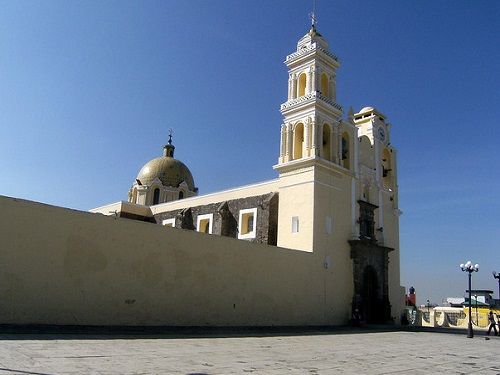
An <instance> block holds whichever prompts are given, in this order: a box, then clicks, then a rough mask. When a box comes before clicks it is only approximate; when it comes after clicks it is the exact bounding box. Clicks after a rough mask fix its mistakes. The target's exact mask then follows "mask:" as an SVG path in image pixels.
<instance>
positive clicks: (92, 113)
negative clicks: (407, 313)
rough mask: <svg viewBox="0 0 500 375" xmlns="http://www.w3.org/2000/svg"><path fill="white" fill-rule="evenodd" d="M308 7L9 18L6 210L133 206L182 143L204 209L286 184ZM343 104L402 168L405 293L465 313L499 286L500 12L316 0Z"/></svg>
mask: <svg viewBox="0 0 500 375" xmlns="http://www.w3.org/2000/svg"><path fill="white" fill-rule="evenodd" d="M311 3H312V2H311V1H307V0H301V1H299V0H294V1H283V0H277V1H268V0H253V1H242V0H238V1H222V0H211V1H208V0H207V1H201V0H199V1H194V0H193V1H180V0H179V1H135V2H130V1H99V2H98V1H71V2H70V1H45V2H40V1H0V5H1V9H2V11H1V12H0V171H1V172H2V173H1V174H0V194H2V195H8V196H14V197H21V198H26V199H30V200H35V201H41V202H45V203H49V204H55V205H60V206H65V207H71V208H76V209H82V210H88V209H90V208H93V207H97V206H100V205H103V204H106V203H109V202H114V201H118V200H122V199H126V196H127V191H128V189H129V187H130V185H131V183H132V181H133V180H134V178H135V176H136V175H137V173H138V171H139V169H140V168H141V166H142V165H143V164H144V163H145V162H147V161H148V160H150V159H152V158H154V157H156V156H159V155H160V153H161V149H162V145H163V144H165V142H166V140H167V135H168V129H169V128H173V129H174V144H175V146H176V157H177V158H179V159H181V160H182V161H183V162H184V163H186V164H187V165H188V166H189V168H190V169H191V171H192V173H193V175H194V178H195V182H196V185H197V186H198V187H199V188H200V193H201V194H204V193H208V192H212V191H217V190H222V189H225V188H229V187H234V186H239V185H244V184H247V183H253V182H258V181H262V180H268V179H272V178H275V177H276V173H275V172H274V171H273V169H272V165H274V164H276V162H277V158H278V152H279V129H280V124H281V115H280V113H279V105H280V103H282V102H284V101H285V99H286V98H285V96H286V92H287V72H286V68H285V66H284V64H283V60H284V58H285V56H286V55H287V54H289V53H291V52H293V51H294V49H295V48H296V42H297V41H298V39H299V38H300V37H301V36H302V35H303V34H305V33H306V32H307V30H308V28H309V19H308V13H309V12H310V10H311V7H312V4H311ZM317 14H318V30H319V31H320V32H321V33H322V34H323V36H325V38H326V39H327V40H328V41H329V43H330V48H331V50H332V51H333V52H334V53H335V54H337V55H338V56H339V58H340V60H341V63H342V66H341V68H340V70H339V71H338V81H337V82H338V85H337V94H338V97H337V101H338V102H339V103H340V104H341V105H342V106H343V107H344V108H345V109H346V111H347V109H348V108H349V107H350V106H352V107H353V108H354V109H355V110H359V109H360V108H362V107H364V106H367V105H370V106H375V107H377V108H378V109H379V110H381V111H382V112H383V113H385V114H386V115H387V116H388V119H389V122H390V123H392V125H393V127H392V134H391V137H392V144H393V145H394V146H395V147H396V148H397V149H398V150H399V154H398V157H399V160H398V163H399V165H398V167H399V170H398V173H399V187H400V208H401V209H402V211H403V212H404V214H403V216H402V217H401V282H402V285H404V286H406V287H409V286H410V285H413V286H415V288H416V290H417V295H418V298H419V302H421V303H425V300H426V299H428V298H429V299H430V300H431V301H432V302H441V299H442V298H444V297H447V296H460V295H463V292H464V290H465V288H466V275H465V274H463V273H462V272H461V271H460V270H459V268H458V264H459V263H461V262H462V261H466V260H468V259H471V260H472V261H473V262H477V263H479V264H480V265H481V270H480V272H479V273H478V274H475V275H474V285H473V287H477V288H483V289H493V290H494V291H495V294H496V295H498V294H497V293H498V288H497V284H496V282H495V280H493V277H492V276H491V271H492V270H493V269H496V270H497V271H500V255H499V254H500V253H499V249H498V246H499V243H500V235H499V233H500V232H499V227H500V215H499V214H498V213H499V212H500V203H499V200H498V198H497V196H498V192H499V191H500V176H499V165H500V153H499V148H498V141H497V140H496V137H495V136H496V135H497V134H498V123H499V121H498V119H499V118H500V68H499V67H500V64H499V61H500V48H499V45H500V21H499V20H500V2H498V1H494V0H491V1H486V0H477V1H463V0H441V1H427V0H420V1H413V0H412V1H410V0H397V1H396V0H391V1H389V0H383V1H369V0H362V1H350V0H349V1H348V0H335V1H327V0H318V1H317Z"/></svg>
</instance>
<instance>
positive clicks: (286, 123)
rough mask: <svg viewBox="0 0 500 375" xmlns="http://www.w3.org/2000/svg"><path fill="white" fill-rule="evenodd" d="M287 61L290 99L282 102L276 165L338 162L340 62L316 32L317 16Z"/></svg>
mask: <svg viewBox="0 0 500 375" xmlns="http://www.w3.org/2000/svg"><path fill="white" fill-rule="evenodd" d="M285 64H286V66H287V68H288V74H289V79H288V99H287V101H286V102H285V103H283V104H282V105H281V113H282V115H283V124H282V126H281V142H280V143H281V147H280V156H279V160H278V165H277V166H275V169H277V170H278V171H280V172H281V171H282V170H283V167H285V166H287V165H289V164H290V163H293V164H297V163H298V162H300V161H301V160H305V159H310V158H322V159H325V160H327V161H330V162H334V163H339V159H340V158H341V154H340V152H341V150H340V147H341V146H340V145H341V138H340V137H339V131H338V128H339V123H340V117H341V116H342V107H341V106H340V105H338V104H337V103H336V102H335V100H336V84H335V78H336V71H337V68H339V66H340V63H339V61H338V59H337V57H336V56H335V55H334V54H332V53H331V52H330V50H329V47H328V42H327V41H326V40H325V39H324V38H323V37H322V36H321V34H320V33H318V32H317V30H316V27H315V24H314V18H313V25H312V26H311V29H310V30H309V32H308V33H307V34H306V35H304V36H303V37H302V38H301V39H300V40H299V42H298V43H297V51H295V52H294V53H292V54H290V55H288V56H287V57H286V60H285ZM339 146H340V147H339ZM286 169H288V168H286Z"/></svg>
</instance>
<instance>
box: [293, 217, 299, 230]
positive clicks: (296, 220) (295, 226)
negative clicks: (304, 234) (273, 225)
mask: <svg viewBox="0 0 500 375" xmlns="http://www.w3.org/2000/svg"><path fill="white" fill-rule="evenodd" d="M292 233H299V217H298V216H293V217H292Z"/></svg>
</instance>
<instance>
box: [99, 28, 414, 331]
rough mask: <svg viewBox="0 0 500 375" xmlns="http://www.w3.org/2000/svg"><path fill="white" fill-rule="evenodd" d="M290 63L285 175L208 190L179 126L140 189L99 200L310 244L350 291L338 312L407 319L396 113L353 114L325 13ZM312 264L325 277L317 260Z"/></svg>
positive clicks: (164, 218)
mask: <svg viewBox="0 0 500 375" xmlns="http://www.w3.org/2000/svg"><path fill="white" fill-rule="evenodd" d="M285 65H286V68H287V69H288V83H287V87H284V90H283V91H284V92H286V93H287V95H286V97H285V98H284V99H285V100H284V103H283V104H281V106H280V111H281V114H282V116H283V123H282V124H281V126H280V127H278V126H277V127H276V132H275V134H274V136H276V137H279V139H280V148H279V150H278V152H277V163H276V165H274V166H273V168H274V170H275V171H276V173H277V178H276V179H274V180H271V181H264V182H259V183H255V184H252V185H248V186H243V187H236V188H232V189H228V190H224V191H221V192H216V193H211V194H206V195H198V188H197V187H196V185H195V179H194V178H193V176H192V174H191V172H190V170H189V169H188V167H187V166H186V165H185V164H184V163H182V162H181V161H180V160H178V159H176V158H175V155H174V150H175V147H174V144H173V141H172V134H170V137H169V140H168V143H167V144H166V145H165V146H164V147H163V152H162V154H161V155H160V156H158V157H156V158H154V159H152V160H151V161H149V162H147V163H146V164H145V165H144V166H143V167H142V169H141V170H140V171H139V173H138V175H137V177H136V178H135V179H134V182H133V184H132V186H131V188H130V190H129V192H128V201H123V202H118V203H113V204H110V205H106V206H103V207H99V208H96V209H93V210H91V212H93V213H101V214H104V215H114V216H116V217H121V218H128V219H133V220H140V221H145V222H151V223H156V224H157V225H161V226H164V227H170V228H175V229H170V230H189V231H197V232H202V233H205V234H206V235H212V236H222V237H230V238H234V239H239V240H241V241H247V242H254V243H260V244H267V245H271V246H274V247H276V248H284V249H289V251H294V252H297V251H299V252H304V253H310V254H311V256H312V257H313V258H314V259H315V262H317V264H320V265H321V268H322V269H323V270H326V274H325V276H324V283H325V287H324V288H325V296H326V294H327V291H328V295H329V296H330V297H329V298H335V299H336V300H338V301H340V302H329V301H326V297H325V301H324V304H325V306H326V305H328V304H331V310H332V311H333V310H335V311H336V314H337V315H335V316H336V317H337V318H336V320H333V322H334V323H336V324H344V323H346V322H347V321H348V319H349V317H350V316H351V315H352V312H353V311H354V310H355V309H358V310H359V311H360V312H361V315H362V317H363V319H364V320H366V321H367V322H371V323H384V322H388V321H391V320H399V314H400V311H401V308H402V305H403V298H404V293H403V291H402V288H401V286H400V269H399V267H400V257H399V251H400V249H399V216H400V214H401V211H400V210H399V206H398V184H397V151H396V149H395V148H394V147H393V145H392V144H391V137H390V135H391V125H390V124H389V123H388V122H387V117H386V116H385V115H384V114H383V113H382V112H380V111H378V110H377V109H375V108H373V107H368V106H367V107H364V108H362V109H361V110H359V111H358V112H356V113H355V112H354V111H353V110H350V111H349V112H348V113H347V115H346V116H344V111H343V109H342V107H341V105H339V104H338V103H337V101H336V97H337V95H336V90H337V87H336V76H337V69H339V67H340V62H339V59H338V58H337V57H336V56H335V55H334V54H333V53H332V51H331V50H330V48H329V45H328V42H327V41H326V39H325V38H324V37H323V36H322V35H321V34H320V33H319V32H318V30H317V29H316V27H315V25H314V23H313V25H312V27H311V29H310V30H309V31H308V32H307V33H306V34H305V35H304V36H303V37H302V38H300V40H299V41H298V43H297V48H296V50H295V51H293V52H292V53H290V54H289V55H288V56H286V59H285ZM283 84H284V85H285V82H283ZM269 135H270V136H273V134H269ZM158 151H159V150H158ZM195 177H196V176H195ZM165 230H167V229H165ZM199 235H201V234H199ZM231 243H232V242H228V246H231ZM276 251H277V250H276ZM310 272H311V278H314V277H315V276H314V275H313V274H312V273H316V272H317V271H314V270H313V269H311V270H310ZM329 306H330V305H329ZM339 317H340V318H339ZM325 322H327V323H328V322H330V321H329V320H328V318H325Z"/></svg>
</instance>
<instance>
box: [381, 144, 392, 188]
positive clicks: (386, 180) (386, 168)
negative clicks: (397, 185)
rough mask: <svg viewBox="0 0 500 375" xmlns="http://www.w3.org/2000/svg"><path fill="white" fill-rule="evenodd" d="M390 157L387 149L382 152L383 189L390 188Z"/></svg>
mask: <svg viewBox="0 0 500 375" xmlns="http://www.w3.org/2000/svg"><path fill="white" fill-rule="evenodd" d="M392 170H393V167H392V155H391V153H390V151H389V150H388V149H387V148H384V150H383V151H382V182H383V184H384V187H385V188H390V187H392Z"/></svg>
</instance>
